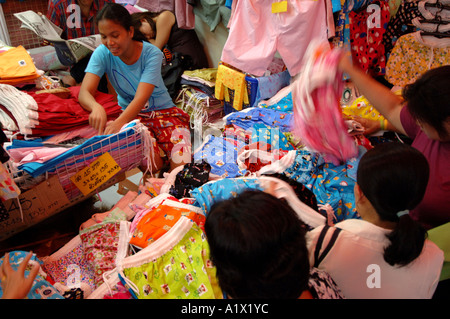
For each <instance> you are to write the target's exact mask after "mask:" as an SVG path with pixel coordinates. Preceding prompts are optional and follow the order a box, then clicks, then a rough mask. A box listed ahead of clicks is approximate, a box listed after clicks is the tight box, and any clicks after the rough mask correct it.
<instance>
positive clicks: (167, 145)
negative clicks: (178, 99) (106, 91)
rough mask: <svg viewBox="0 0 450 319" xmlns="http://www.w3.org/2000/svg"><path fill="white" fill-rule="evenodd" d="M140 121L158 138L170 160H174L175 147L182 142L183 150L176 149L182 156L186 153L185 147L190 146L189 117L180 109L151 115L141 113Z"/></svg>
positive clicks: (154, 112)
mask: <svg viewBox="0 0 450 319" xmlns="http://www.w3.org/2000/svg"><path fill="white" fill-rule="evenodd" d="M138 118H139V120H140V121H141V123H142V124H144V125H145V126H146V127H147V128H148V129H149V131H150V132H151V133H152V134H153V136H154V137H155V138H156V141H157V144H158V146H159V147H160V148H161V149H162V151H163V152H164V154H165V155H166V156H167V157H168V159H171V158H172V155H173V154H172V150H173V148H174V146H175V145H176V144H178V143H180V142H184V144H183V143H182V144H180V145H181V146H182V148H181V149H180V148H178V147H177V148H176V150H177V152H179V153H180V155H182V154H183V152H186V149H185V147H183V145H187V146H190V143H191V141H190V135H189V120H190V118H189V115H188V114H187V113H186V112H184V111H183V110H181V109H179V108H178V107H172V108H169V109H164V110H157V111H153V112H150V113H140V114H139V115H138Z"/></svg>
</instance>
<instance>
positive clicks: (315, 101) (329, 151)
mask: <svg viewBox="0 0 450 319" xmlns="http://www.w3.org/2000/svg"><path fill="white" fill-rule="evenodd" d="M341 54H342V52H341V51H339V50H330V49H329V46H328V45H326V44H325V42H323V43H322V44H317V43H316V42H314V43H313V44H311V46H310V48H309V49H308V52H307V54H306V56H305V60H306V61H305V69H304V70H303V72H302V74H301V76H300V77H299V78H298V79H297V80H296V81H295V82H294V83H293V86H292V98H293V104H294V123H293V124H294V127H293V133H294V134H295V135H296V136H297V137H298V138H300V139H301V141H302V143H303V144H305V145H306V146H307V147H308V148H310V149H311V150H312V151H315V152H318V153H321V154H322V155H323V156H324V158H325V160H326V161H331V162H333V164H335V165H340V164H341V163H342V162H345V161H346V160H348V159H350V158H352V157H354V156H356V155H357V152H358V149H357V146H356V143H355V141H354V140H353V138H352V137H351V136H350V135H349V134H348V132H347V131H348V129H347V125H346V124H345V122H344V120H343V118H342V112H341V108H340V105H339V100H340V97H341V95H342V87H343V83H342V72H339V71H338V70H337V63H338V61H339V59H340V57H341Z"/></svg>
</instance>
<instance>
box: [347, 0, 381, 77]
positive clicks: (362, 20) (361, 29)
mask: <svg viewBox="0 0 450 319" xmlns="http://www.w3.org/2000/svg"><path fill="white" fill-rule="evenodd" d="M371 5H372V6H375V7H372V8H375V10H374V11H371V10H369V7H367V8H366V9H363V10H362V11H358V12H357V11H351V12H350V13H349V22H350V46H351V53H352V60H353V63H355V64H357V65H358V66H359V67H360V68H361V69H363V70H364V71H366V72H367V73H368V74H370V75H371V76H374V77H376V76H380V75H384V73H385V70H386V57H385V50H384V45H383V35H384V33H385V31H386V29H387V25H388V22H389V18H390V14H389V6H388V5H387V3H386V2H383V1H374V2H372V3H371ZM368 21H375V23H373V24H368ZM378 21H379V23H378Z"/></svg>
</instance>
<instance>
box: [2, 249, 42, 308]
mask: <svg viewBox="0 0 450 319" xmlns="http://www.w3.org/2000/svg"><path fill="white" fill-rule="evenodd" d="M32 256H33V253H32V252H30V253H29V254H28V255H27V256H26V257H25V259H24V260H23V261H22V262H21V263H20V265H19V267H18V269H17V271H15V270H14V269H13V268H12V267H11V265H10V264H9V253H6V254H5V256H4V258H3V263H2V267H1V268H0V279H1V285H2V289H3V296H2V298H3V299H23V298H25V297H26V296H27V295H28V293H29V292H30V289H31V287H32V286H33V282H34V278H36V276H37V274H38V272H39V268H40V266H39V264H38V263H33V265H32V268H31V270H30V272H29V274H28V277H25V269H26V268H27V265H28V262H29V261H30V259H31V257H32Z"/></svg>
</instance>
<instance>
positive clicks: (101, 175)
mask: <svg viewBox="0 0 450 319" xmlns="http://www.w3.org/2000/svg"><path fill="white" fill-rule="evenodd" d="M120 170H121V168H120V166H119V165H118V164H117V163H116V161H115V160H114V158H112V156H111V155H110V154H109V153H105V154H103V155H101V156H99V158H98V159H97V160H95V161H94V162H92V163H91V164H90V165H89V166H87V167H85V168H83V169H82V170H81V171H79V172H78V173H76V174H75V175H73V176H72V177H71V178H70V180H71V181H72V182H73V183H74V184H75V185H76V186H77V187H78V189H79V190H80V191H81V192H82V193H83V195H85V196H86V195H88V194H90V193H91V192H92V191H93V190H95V189H97V188H98V187H100V186H101V185H103V184H104V183H106V182H107V181H108V180H109V179H110V178H111V177H113V176H114V175H115V174H116V173H117V172H119V171H120Z"/></svg>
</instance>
